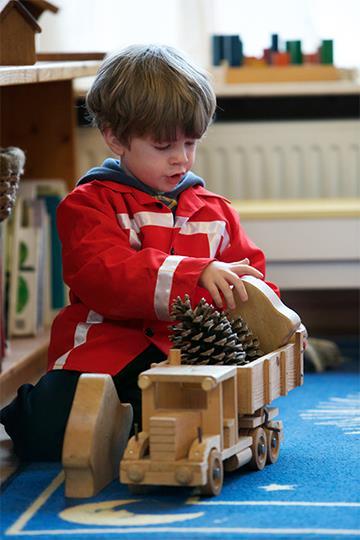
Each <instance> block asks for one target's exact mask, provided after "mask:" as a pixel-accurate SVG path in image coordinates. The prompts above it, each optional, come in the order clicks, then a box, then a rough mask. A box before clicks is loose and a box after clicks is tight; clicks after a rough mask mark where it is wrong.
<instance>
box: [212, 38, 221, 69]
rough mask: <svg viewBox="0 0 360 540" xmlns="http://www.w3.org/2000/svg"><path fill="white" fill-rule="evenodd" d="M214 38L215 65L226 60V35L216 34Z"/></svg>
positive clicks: (213, 55) (213, 54)
mask: <svg viewBox="0 0 360 540" xmlns="http://www.w3.org/2000/svg"><path fill="white" fill-rule="evenodd" d="M211 39H212V63H213V66H219V65H220V64H221V61H222V60H224V36H223V35H220V34H214V35H212V36H211Z"/></svg>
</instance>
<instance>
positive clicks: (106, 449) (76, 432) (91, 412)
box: [62, 373, 132, 497]
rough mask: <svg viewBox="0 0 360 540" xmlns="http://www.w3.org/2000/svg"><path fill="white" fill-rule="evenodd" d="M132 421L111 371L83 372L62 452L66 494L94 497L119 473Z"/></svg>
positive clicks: (129, 409)
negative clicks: (117, 390) (104, 373)
mask: <svg viewBox="0 0 360 540" xmlns="http://www.w3.org/2000/svg"><path fill="white" fill-rule="evenodd" d="M131 424H132V408H131V405H129V404H122V403H120V401H119V398H118V395H117V392H116V389H115V385H114V383H113V380H112V378H111V377H110V375H102V374H90V373H89V374H83V375H81V376H80V378H79V382H78V385H77V388H76V392H75V397H74V401H73V405H72V408H71V412H70V416H69V420H68V423H67V426H66V431H65V437H64V445H63V453H62V464H63V467H64V472H65V495H66V497H92V496H94V495H95V494H96V493H97V492H98V491H99V490H100V489H102V488H103V487H105V486H106V485H107V484H108V483H109V482H111V481H112V480H113V479H114V478H115V477H116V475H117V473H118V467H119V463H120V459H121V457H122V454H123V452H124V449H125V446H126V444H127V441H128V437H129V433H130V428H131Z"/></svg>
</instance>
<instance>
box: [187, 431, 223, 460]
mask: <svg viewBox="0 0 360 540" xmlns="http://www.w3.org/2000/svg"><path fill="white" fill-rule="evenodd" d="M213 448H215V449H216V450H218V451H219V452H221V450H220V435H214V436H213V437H202V440H201V442H200V441H199V439H198V438H196V439H194V441H193V442H192V443H191V446H190V450H189V457H188V459H189V461H193V462H197V463H207V460H208V457H209V454H210V452H211V450H212V449H213Z"/></svg>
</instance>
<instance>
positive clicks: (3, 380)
mask: <svg viewBox="0 0 360 540" xmlns="http://www.w3.org/2000/svg"><path fill="white" fill-rule="evenodd" d="M99 65H100V61H94V60H89V61H87V60H81V61H54V62H37V63H36V64H34V65H32V66H1V67H0V109H1V112H2V121H1V128H0V146H1V147H6V146H18V147H20V148H22V149H23V150H24V151H25V153H26V164H25V174H24V176H23V177H22V179H21V182H26V178H32V179H41V178H47V179H51V178H60V179H64V180H66V182H67V184H68V186H69V188H71V187H72V186H73V185H74V182H75V176H76V166H75V142H74V141H75V136H74V132H75V100H74V96H73V79H74V78H77V77H84V76H91V75H95V74H96V72H97V70H98V67H99ZM48 342H49V330H47V331H43V332H42V333H41V334H39V335H38V336H37V337H36V338H16V339H11V341H10V350H9V353H8V355H7V356H6V357H5V359H4V361H3V364H2V373H1V374H0V404H1V406H4V405H5V404H6V403H8V402H9V401H10V400H11V399H12V397H13V396H14V395H15V393H16V390H17V388H18V386H20V385H21V384H23V383H26V382H35V381H36V380H37V379H38V378H39V377H40V376H41V374H42V373H44V371H45V370H46V356H47V347H48Z"/></svg>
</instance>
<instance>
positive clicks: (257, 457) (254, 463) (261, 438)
mask: <svg viewBox="0 0 360 540" xmlns="http://www.w3.org/2000/svg"><path fill="white" fill-rule="evenodd" d="M249 435H250V436H251V437H252V440H253V443H252V445H251V451H252V459H251V461H250V463H249V465H250V467H251V468H252V469H255V470H259V471H261V470H262V469H263V468H264V467H265V464H266V459H267V453H268V448H267V438H266V434H265V431H264V429H263V428H262V427H258V428H255V429H251V430H250V432H249Z"/></svg>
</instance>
